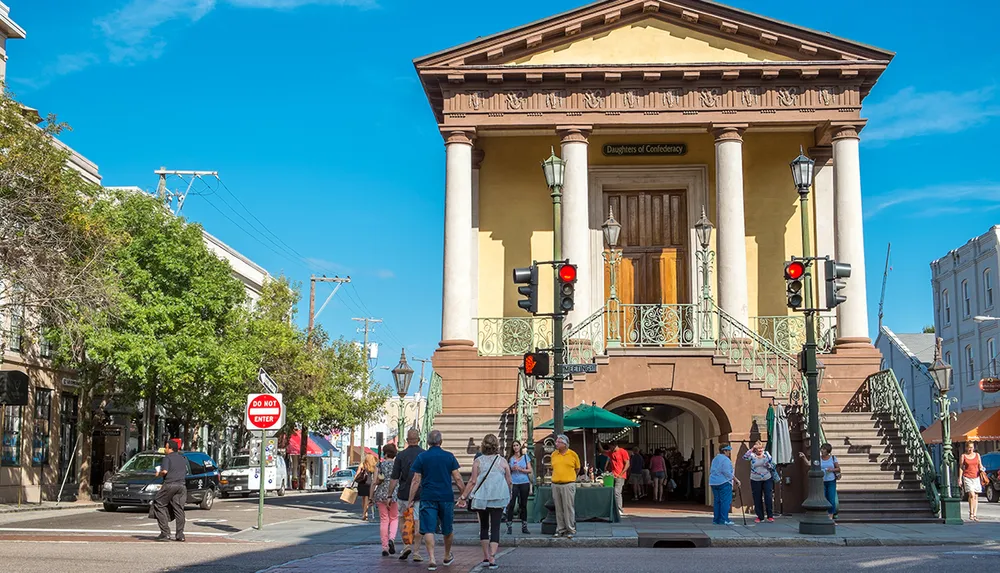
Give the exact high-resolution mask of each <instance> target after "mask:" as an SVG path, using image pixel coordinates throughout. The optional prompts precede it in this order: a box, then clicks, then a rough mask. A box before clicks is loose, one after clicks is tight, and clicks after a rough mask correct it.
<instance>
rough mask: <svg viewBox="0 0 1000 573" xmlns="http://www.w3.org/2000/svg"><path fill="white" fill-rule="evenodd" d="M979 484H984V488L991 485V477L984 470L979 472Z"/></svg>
mask: <svg viewBox="0 0 1000 573" xmlns="http://www.w3.org/2000/svg"><path fill="white" fill-rule="evenodd" d="M979 482H980V483H981V484H983V487H986V486H988V485H990V477H989V476H988V475H986V472H985V471H983V470H979Z"/></svg>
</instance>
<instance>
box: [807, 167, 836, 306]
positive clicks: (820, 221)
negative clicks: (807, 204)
mask: <svg viewBox="0 0 1000 573" xmlns="http://www.w3.org/2000/svg"><path fill="white" fill-rule="evenodd" d="M809 157H811V158H812V159H813V161H815V162H816V174H815V176H814V178H813V201H814V203H813V204H814V205H815V210H814V213H815V214H816V215H815V220H816V254H817V255H818V256H820V257H824V256H829V257H834V258H836V254H837V248H836V233H835V231H834V226H835V223H834V219H835V213H836V209H835V208H834V200H833V149H832V148H830V147H814V148H812V149H810V150H809ZM814 269H815V273H816V284H818V285H819V289H818V292H817V296H816V303H817V305H818V306H819V307H821V308H822V307H825V306H826V289H825V288H824V286H823V285H825V284H826V282H825V281H826V268H825V267H824V266H823V265H816V266H815V267H814ZM821 314H822V315H823V316H834V315H836V311H824V312H822V313H821Z"/></svg>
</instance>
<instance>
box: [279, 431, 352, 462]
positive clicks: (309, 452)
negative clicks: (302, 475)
mask: <svg viewBox="0 0 1000 573" xmlns="http://www.w3.org/2000/svg"><path fill="white" fill-rule="evenodd" d="M301 436H302V432H301V431H300V430H295V432H294V433H292V436H291V438H289V440H288V455H290V456H297V455H299V446H300V444H301V440H302V438H301ZM339 452H340V450H338V449H337V448H336V447H335V446H334V445H333V444H331V443H330V442H329V441H328V440H327V439H326V438H324V437H323V436H320V435H319V434H314V433H312V432H309V442H308V443H307V444H306V456H307V457H310V458H318V457H323V456H325V455H327V454H330V453H334V454H336V453H339Z"/></svg>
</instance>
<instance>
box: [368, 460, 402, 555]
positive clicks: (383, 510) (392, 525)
mask: <svg viewBox="0 0 1000 573" xmlns="http://www.w3.org/2000/svg"><path fill="white" fill-rule="evenodd" d="M382 455H384V456H385V459H384V460H382V461H381V462H379V464H378V471H377V472H376V473H377V474H378V475H376V476H375V493H374V494H373V495H372V499H373V500H375V504H376V505H377V506H378V527H379V532H380V534H381V536H382V557H388V556H389V555H393V554H395V553H396V541H395V540H396V531H397V529H398V528H399V504H398V503H397V501H396V489H395V488H394V489H393V490H392V491H389V484H390V482H391V480H390V479H389V477H390V476H391V475H392V466H393V464H394V463H396V462H395V459H396V445H395V444H386V446H385V447H383V448H382Z"/></svg>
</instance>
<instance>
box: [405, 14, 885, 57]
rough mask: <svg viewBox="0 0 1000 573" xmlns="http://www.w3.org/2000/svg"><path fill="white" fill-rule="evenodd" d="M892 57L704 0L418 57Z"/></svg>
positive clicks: (523, 30)
mask: <svg viewBox="0 0 1000 573" xmlns="http://www.w3.org/2000/svg"><path fill="white" fill-rule="evenodd" d="M892 57H893V54H892V53H891V52H888V51H885V50H881V49H879V48H874V47H871V46H867V45H865V44H861V43H857V42H853V41H850V40H845V39H843V38H838V37H836V36H832V35H830V34H825V33H822V32H816V31H813V30H808V29H806V28H801V27H799V26H794V25H792V24H787V23H784V22H780V21H777V20H773V19H770V18H766V17H762V16H758V15H755V14H751V13H749V12H745V11H742V10H738V9H735V8H729V7H727V6H724V5H721V4H716V3H714V2H707V1H704V0H671V1H660V0H604V1H602V2H595V3H593V4H590V5H587V6H584V7H582V8H578V9H576V10H571V11H569V12H565V13H563V14H558V15H555V16H552V17H550V18H545V19H543V20H539V21H537V22H534V23H531V24H527V25H525V26H521V27H518V28H514V29H512V30H508V31H506V32H501V33H499V34H494V35H492V36H487V37H483V38H480V39H477V40H475V41H472V42H469V43H467V44H463V45H461V46H456V47H454V48H451V49H448V50H444V51H442V52H438V53H436V54H431V55H429V56H425V57H423V58H418V59H417V60H415V62H414V63H415V64H416V66H417V68H418V69H429V68H462V67H482V66H493V65H504V66H510V65H514V66H519V65H539V66H559V65H623V64H629V65H634V64H652V63H657V64H674V63H677V64H701V63H753V62H782V61H801V62H829V61H882V62H886V61H888V60H891V59H892Z"/></svg>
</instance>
